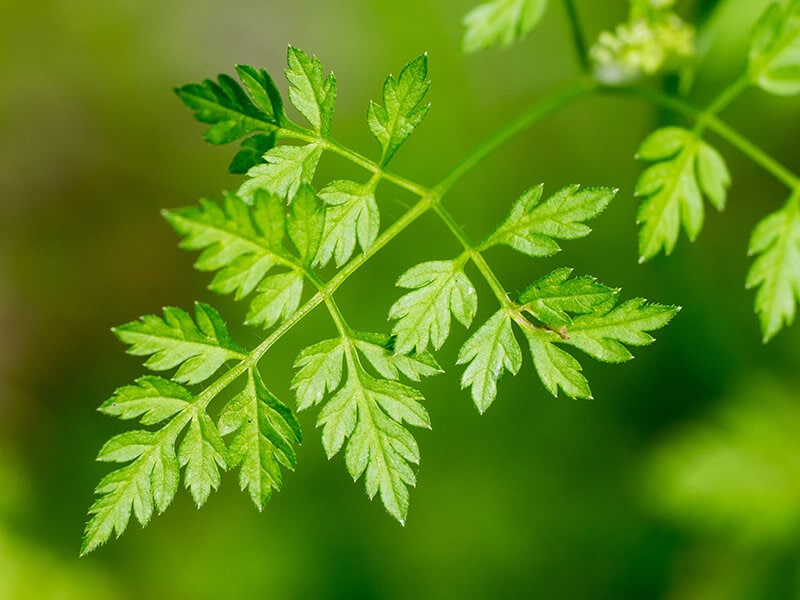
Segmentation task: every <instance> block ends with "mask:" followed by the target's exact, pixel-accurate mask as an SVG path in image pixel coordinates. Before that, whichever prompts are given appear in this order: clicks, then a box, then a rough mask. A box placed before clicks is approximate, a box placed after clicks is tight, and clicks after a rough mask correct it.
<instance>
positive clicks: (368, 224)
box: [315, 180, 380, 267]
mask: <svg viewBox="0 0 800 600" xmlns="http://www.w3.org/2000/svg"><path fill="white" fill-rule="evenodd" d="M319 197H320V198H321V199H322V201H323V202H324V203H325V204H326V205H327V207H326V210H325V226H324V230H323V233H322V240H321V242H320V245H319V250H318V252H317V256H316V259H315V263H316V264H319V265H322V266H325V265H327V264H328V263H329V262H330V261H331V258H334V259H335V262H336V266H337V267H341V266H342V265H343V264H345V263H346V262H347V261H348V260H349V259H350V257H351V256H352V255H353V252H354V251H355V248H356V241H358V245H359V246H361V249H362V250H363V251H365V252H366V251H367V250H368V249H369V247H370V246H372V243H373V242H374V241H375V238H377V237H378V230H379V229H380V211H379V210H378V204H377V203H376V202H375V191H374V187H373V186H372V185H371V184H366V185H364V184H360V183H356V182H355V181H347V180H339V181H334V182H332V183H330V184H329V185H327V186H325V187H324V188H323V189H322V190H320V192H319Z"/></svg>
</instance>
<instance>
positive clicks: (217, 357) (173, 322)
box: [114, 302, 245, 384]
mask: <svg viewBox="0 0 800 600" xmlns="http://www.w3.org/2000/svg"><path fill="white" fill-rule="evenodd" d="M114 334H115V335H116V336H117V337H118V338H119V339H120V340H121V341H122V342H124V343H126V344H129V345H130V348H128V353H129V354H133V355H134V356H149V357H150V358H148V359H147V361H145V363H144V365H145V366H146V367H147V368H148V369H152V370H153V371H165V370H168V369H172V368H174V367H178V370H177V371H176V373H175V374H174V375H173V377H172V379H174V380H175V381H177V382H179V383H190V384H191V383H200V382H201V381H205V380H206V379H208V378H209V377H211V376H212V375H213V374H214V373H215V372H216V371H217V369H219V368H220V367H221V366H222V365H223V363H225V361H227V360H236V359H239V360H241V359H243V358H245V354H244V350H243V349H242V348H240V347H239V346H238V345H237V344H236V343H235V342H234V341H233V339H231V336H230V334H229V333H228V328H227V326H226V325H225V322H224V321H223V320H222V317H221V316H220V315H219V313H218V312H217V311H216V310H214V309H213V308H212V307H211V306H209V305H208V304H203V303H202V302H198V303H197V304H196V305H195V318H194V320H192V317H191V316H190V315H189V313H187V312H186V311H184V310H181V309H180V308H175V307H167V308H165V309H164V316H163V317H159V316H157V315H146V316H144V317H142V318H141V319H140V320H138V321H134V322H132V323H128V324H126V325H121V326H119V327H116V328H115V329H114Z"/></svg>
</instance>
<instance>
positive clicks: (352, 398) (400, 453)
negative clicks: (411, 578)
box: [317, 359, 430, 523]
mask: <svg viewBox="0 0 800 600" xmlns="http://www.w3.org/2000/svg"><path fill="white" fill-rule="evenodd" d="M423 399H424V398H423V397H422V395H421V394H420V393H419V392H417V391H416V390H414V389H412V388H410V387H408V386H405V385H403V384H401V383H398V382H396V381H387V380H381V379H375V378H374V377H372V376H371V375H369V374H368V373H366V372H365V371H364V370H363V368H361V367H360V366H359V365H358V364H357V363H356V361H354V360H352V359H351V360H349V361H348V377H347V380H346V382H345V384H344V386H343V387H342V388H341V389H340V390H339V391H338V392H336V394H335V395H334V396H333V398H331V399H330V400H329V401H328V402H327V403H326V404H325V406H324V407H323V409H322V410H321V411H320V414H319V417H318V419H317V425H318V426H319V427H322V443H323V446H324V447H325V452H326V453H327V455H328V457H329V458H330V457H332V456H334V455H335V454H337V453H338V452H339V451H340V450H341V449H342V447H343V446H344V444H345V441H346V440H348V438H349V441H348V442H347V448H346V450H345V464H346V466H347V471H348V473H350V475H351V477H352V478H353V480H354V481H355V480H357V479H358V478H359V477H361V476H362V475H364V482H365V486H366V491H367V494H368V495H369V497H370V498H373V497H374V496H375V494H376V493H378V492H380V496H381V501H382V502H383V505H384V506H385V507H386V510H387V511H389V514H391V515H392V516H393V517H395V518H396V519H397V520H398V521H400V522H401V523H404V522H405V518H406V514H407V512H408V486H413V485H415V483H416V476H415V475H414V471H413V470H412V468H411V464H418V463H419V447H418V446H417V442H416V441H415V440H414V438H413V436H412V435H411V434H410V433H409V432H408V430H407V429H406V428H405V427H403V423H404V422H405V423H408V424H409V425H413V426H416V427H427V428H429V427H430V420H429V418H428V413H427V411H426V410H425V409H424V408H423V406H422V404H420V401H421V400H423Z"/></svg>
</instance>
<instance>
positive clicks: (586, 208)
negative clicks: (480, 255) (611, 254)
mask: <svg viewBox="0 0 800 600" xmlns="http://www.w3.org/2000/svg"><path fill="white" fill-rule="evenodd" d="M543 192H544V186H543V185H540V186H538V187H535V188H531V189H530V190H528V191H527V192H525V193H524V194H523V195H522V196H521V197H520V198H519V199H518V200H517V201H516V202H515V203H514V206H513V207H512V208H511V212H510V213H509V214H508V216H507V217H506V218H505V220H504V221H503V222H502V223H501V224H500V226H499V227H498V228H497V229H496V230H495V231H494V233H492V234H491V235H490V236H489V237H488V238H487V239H486V241H485V242H484V243H483V244H481V247H482V248H489V247H491V246H496V245H498V244H504V245H506V246H511V247H512V248H514V249H515V250H517V251H519V252H522V253H523V254H527V255H529V256H534V257H539V256H551V255H553V254H555V253H556V252H559V251H560V250H561V247H560V246H559V245H558V243H556V240H574V239H578V238H582V237H586V236H587V235H589V233H591V231H592V230H591V228H589V226H588V225H585V224H584V222H585V221H588V220H590V219H594V218H595V217H597V216H598V215H599V214H600V213H602V212H603V211H604V210H605V208H606V207H607V206H608V204H609V202H611V200H612V199H613V198H614V195H615V194H616V193H617V191H616V190H613V189H611V188H586V189H581V188H580V186H577V185H573V186H568V187H565V188H563V189H561V190H560V191H558V192H556V193H555V194H553V195H552V196H550V197H549V198H547V199H546V200H544V201H542V193H543Z"/></svg>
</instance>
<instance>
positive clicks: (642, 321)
mask: <svg viewBox="0 0 800 600" xmlns="http://www.w3.org/2000/svg"><path fill="white" fill-rule="evenodd" d="M679 310H680V309H679V308H677V307H675V306H662V305H660V304H646V303H645V300H643V299H642V298H634V299H632V300H627V301H626V302H623V303H622V304H620V305H619V306H617V307H616V308H613V309H611V310H609V311H608V312H606V313H593V314H585V315H579V316H577V317H575V318H574V319H573V321H572V325H570V326H569V327H568V328H567V337H566V338H565V339H563V342H564V343H565V344H568V345H570V346H574V347H575V348H579V349H580V350H583V351H584V352H586V354H588V355H589V356H591V357H593V358H596V359H597V360H600V361H603V362H610V363H620V362H625V361H628V360H630V359H632V358H633V354H631V353H630V351H629V350H628V349H627V348H626V347H625V346H624V345H623V344H627V345H628V346H647V345H648V344H652V343H653V342H654V341H655V338H653V337H652V336H651V335H650V334H648V333H647V332H648V331H654V330H656V329H661V328H662V327H664V326H665V325H666V324H667V323H669V322H670V321H671V320H672V318H673V317H674V316H675V315H676V314H677V313H678V311H679Z"/></svg>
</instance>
